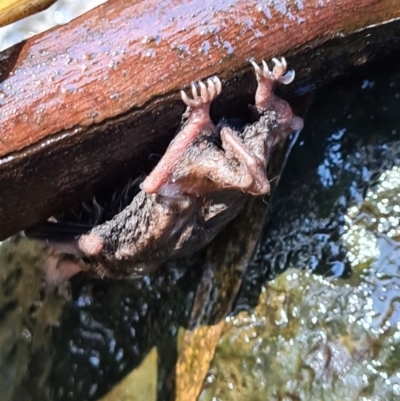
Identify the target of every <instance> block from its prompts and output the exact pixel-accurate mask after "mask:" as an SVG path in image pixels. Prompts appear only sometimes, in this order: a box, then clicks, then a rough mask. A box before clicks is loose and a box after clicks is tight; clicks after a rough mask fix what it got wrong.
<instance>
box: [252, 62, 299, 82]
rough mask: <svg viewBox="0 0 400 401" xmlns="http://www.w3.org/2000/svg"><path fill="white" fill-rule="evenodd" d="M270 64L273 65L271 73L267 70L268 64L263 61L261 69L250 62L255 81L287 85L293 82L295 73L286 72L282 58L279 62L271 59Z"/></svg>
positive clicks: (285, 63) (285, 65) (291, 71)
mask: <svg viewBox="0 0 400 401" xmlns="http://www.w3.org/2000/svg"><path fill="white" fill-rule="evenodd" d="M272 62H273V63H274V64H275V65H274V68H273V69H272V71H271V70H270V69H269V67H268V64H267V63H266V62H265V61H264V60H263V61H262V67H261V66H259V65H258V64H257V63H256V62H255V61H253V60H250V63H251V64H252V66H253V68H254V71H255V73H256V78H257V81H259V82H260V81H263V80H265V79H267V80H270V81H278V82H280V83H281V84H284V85H288V84H290V83H291V82H292V81H293V80H294V76H295V73H294V71H293V70H289V71H286V70H287V62H286V60H285V58H284V57H282V58H281V59H280V60H279V59H277V58H273V59H272Z"/></svg>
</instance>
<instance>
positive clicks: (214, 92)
mask: <svg viewBox="0 0 400 401" xmlns="http://www.w3.org/2000/svg"><path fill="white" fill-rule="evenodd" d="M191 89H192V98H190V97H189V96H188V95H187V94H186V93H185V92H184V91H181V98H182V101H183V102H184V103H185V104H186V106H188V107H189V108H190V109H192V110H193V109H195V108H197V107H201V106H204V105H207V104H210V103H211V102H212V101H213V100H214V99H215V98H216V97H217V96H218V95H219V94H220V93H221V90H222V83H221V81H220V79H219V78H218V77H216V76H214V77H211V78H208V79H207V81H206V84H205V83H204V82H202V81H199V82H197V84H195V83H192V85H191Z"/></svg>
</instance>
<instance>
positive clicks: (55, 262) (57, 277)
mask: <svg viewBox="0 0 400 401" xmlns="http://www.w3.org/2000/svg"><path fill="white" fill-rule="evenodd" d="M79 262H80V261H79V260H78V259H75V258H71V257H69V258H66V257H65V255H62V254H61V252H59V251H57V250H52V251H51V253H50V255H49V256H48V257H47V258H46V261H45V264H44V274H45V285H46V292H47V293H50V292H52V291H54V290H55V289H56V288H58V287H59V286H60V285H62V284H64V283H65V282H66V281H68V280H69V279H70V278H71V277H73V276H75V274H78V273H79V272H81V271H82V270H83V269H82V267H81V266H80V263H79Z"/></svg>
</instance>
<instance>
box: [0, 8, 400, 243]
mask: <svg viewBox="0 0 400 401" xmlns="http://www.w3.org/2000/svg"><path fill="white" fill-rule="evenodd" d="M399 16H400V2H394V1H392V0H381V1H376V0H336V1H327V0H308V1H301V0H286V1H284V0H283V1H280V2H265V1H261V0H223V1H221V0H172V1H169V2H167V3H165V2H160V1H159V0H143V1H136V2H132V1H131V0H115V1H113V0H111V1H109V2H107V3H105V4H103V5H101V6H99V7H97V8H95V9H94V10H92V11H90V12H88V13H87V14H84V15H83V16H81V17H79V18H77V19H75V20H74V21H72V22H71V23H69V24H67V25H65V26H61V27H56V28H54V29H51V30H50V31H47V32H45V33H43V34H41V35H38V36H35V37H33V38H31V39H29V40H27V41H25V42H23V43H21V44H19V45H16V46H14V47H12V48H10V49H8V50H6V51H5V52H3V53H1V54H0V60H1V64H0V74H1V75H0V188H1V193H0V239H1V238H5V237H7V236H9V235H11V234H13V233H15V232H17V231H19V230H21V229H23V228H25V227H27V226H30V225H33V224H35V223H37V222H38V221H40V220H43V219H45V218H47V217H48V216H49V215H51V214H53V213H56V212H59V211H60V210H62V209H63V208H65V207H67V206H69V205H71V203H73V202H74V201H77V200H79V199H82V198H83V197H85V196H88V195H90V194H91V193H92V192H93V191H94V190H95V189H96V188H99V187H100V186H103V185H108V184H109V183H110V182H113V181H115V180H116V179H117V178H118V177H121V176H123V175H128V174H134V173H137V171H145V172H146V171H148V169H149V163H148V155H149V154H150V153H152V152H162V151H163V149H164V148H165V146H166V145H167V143H168V141H169V140H170V139H171V137H172V135H173V133H174V131H175V129H176V127H177V126H178V124H179V121H180V118H181V113H182V112H183V110H184V107H183V104H182V103H181V102H180V100H179V90H180V89H181V88H182V87H186V86H187V85H188V84H189V83H190V82H192V81H197V80H199V79H204V78H205V77H208V76H210V75H214V74H217V75H218V76H219V77H220V78H221V79H222V80H223V81H224V82H225V88H224V90H223V95H222V96H221V98H220V99H218V101H216V102H215V105H214V106H215V107H214V109H213V113H214V114H215V116H216V117H218V116H220V115H223V114H232V113H235V112H237V111H240V110H241V109H243V108H244V106H245V104H246V103H247V102H249V101H251V98H252V91H253V90H254V81H253V77H252V75H251V74H250V73H249V71H250V69H249V63H248V61H249V59H250V58H254V59H256V60H261V59H267V60H268V59H270V58H271V57H273V56H279V55H287V54H288V55H289V63H290V66H291V67H294V68H295V69H296V72H297V73H298V76H299V77H300V79H299V80H298V81H297V82H299V83H300V84H301V86H297V87H294V88H295V92H296V91H297V93H302V92H304V91H305V90H307V89H309V88H311V87H313V85H314V82H324V81H326V80H327V79H329V78H331V77H332V76H333V75H335V74H340V73H342V72H343V71H344V70H346V69H347V68H348V67H349V66H350V65H352V64H357V63H358V64H361V63H363V62H365V61H366V60H367V59H368V58H369V56H370V55H371V54H375V52H376V51H387V49H388V48H392V49H393V48H394V47H396V46H398V43H399V42H400V39H399V37H398V33H397V32H398V23H397V22H393V23H392V25H391V24H386V25H382V27H378V28H371V29H367V28H368V27H369V26H371V25H377V24H378V25H379V24H383V23H385V22H387V21H389V20H393V19H395V18H398V17H399ZM396 24H397V25H396ZM393 26H395V27H396V28H397V30H396V29H394V28H393ZM379 29H381V30H379ZM360 30H362V31H361V32H360ZM371 32H375V33H371ZM371 35H372V36H371ZM382 35H383V37H384V38H387V40H386V42H385V40H383V45H381V44H380V41H381V36H382ZM396 35H397V36H396ZM366 37H367V39H368V40H366ZM332 38H333V39H332ZM357 38H358V39H357ZM347 39H348V41H347V42H346V40H347ZM332 40H333V41H332ZM355 40H361V42H360V43H362V46H361V45H360V43H358V42H357V45H356V46H351V45H352V43H353V44H354V41H355ZM327 43H330V44H328V45H327ZM346 43H347V45H346V46H347V47H346V46H344V45H345V44H346ZM371 44H375V47H371V46H372V45H371ZM368 46H369V47H368ZM338 47H340V48H345V49H347V50H345V52H343V51H337V52H336V53H334V54H332V49H337V48H338ZM310 49H311V50H310ZM324 49H325V50H324ZM324 52H325V53H324ZM344 55H345V57H344ZM290 56H292V57H290ZM338 59H339V60H342V64H340V65H338V64H337V61H338ZM326 60H328V61H330V62H331V63H332V68H331V69H330V70H329V71H328V72H327V71H326V70H323V71H322V72H323V73H324V74H325V76H321V73H320V69H321V63H324V62H326ZM338 67H339V68H338ZM337 71H339V72H337ZM312 73H313V74H312ZM316 78H317V80H316V81H315V79H316ZM310 84H311V85H310ZM305 88H306V89H305Z"/></svg>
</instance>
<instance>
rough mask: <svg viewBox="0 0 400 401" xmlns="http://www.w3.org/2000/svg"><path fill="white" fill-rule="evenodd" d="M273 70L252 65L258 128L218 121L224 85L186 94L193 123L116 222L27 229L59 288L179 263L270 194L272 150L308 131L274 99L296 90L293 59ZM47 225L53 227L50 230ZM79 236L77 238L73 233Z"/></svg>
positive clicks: (212, 81) (197, 87)
mask: <svg viewBox="0 0 400 401" xmlns="http://www.w3.org/2000/svg"><path fill="white" fill-rule="evenodd" d="M273 62H274V64H275V65H274V68H273V70H272V71H270V70H269V68H268V65H267V63H266V62H265V61H263V62H262V66H259V65H257V64H256V63H254V62H252V65H253V67H254V70H255V74H256V78H257V83H258V86H257V91H256V96H255V105H254V106H251V107H252V109H253V112H254V113H253V114H254V116H255V122H254V123H253V124H249V125H246V126H245V127H244V128H243V129H241V130H240V131H238V130H236V129H234V128H232V127H231V126H230V125H229V123H228V122H226V121H221V122H220V123H219V124H218V125H217V126H216V125H214V123H213V122H212V121H211V118H210V114H209V110H210V104H211V102H212V101H213V100H214V99H215V98H216V97H217V96H218V95H219V94H220V92H221V89H222V84H221V81H220V80H219V79H218V78H217V77H212V78H209V79H208V80H207V81H206V84H204V83H203V82H201V81H200V82H198V83H197V84H192V86H191V92H192V96H191V97H189V96H188V95H187V94H186V93H185V92H183V91H182V92H181V97H182V100H183V102H184V103H185V104H186V105H187V110H186V112H185V115H184V116H185V117H186V121H185V123H184V124H183V125H182V127H181V128H180V130H179V132H178V134H177V135H176V136H175V138H174V139H173V140H172V142H171V144H170V145H169V147H168V149H167V151H166V153H165V154H164V156H163V157H162V158H161V160H160V161H159V163H158V164H157V166H156V167H155V168H154V170H153V171H152V172H151V174H150V175H149V176H148V177H147V178H146V179H145V180H144V181H143V183H142V186H141V188H142V189H141V191H140V192H139V193H138V194H137V195H136V196H135V197H134V199H133V200H132V202H131V203H130V204H129V205H128V206H127V207H126V208H125V209H123V210H122V211H121V212H120V213H118V214H116V215H115V216H114V217H113V218H112V219H111V220H109V221H106V222H105V223H103V224H100V225H98V226H95V227H93V228H92V229H90V230H88V232H86V233H83V234H80V235H79V234H76V235H74V236H73V237H72V239H71V237H70V239H69V240H66V241H65V240H62V239H57V238H56V237H52V236H51V232H52V231H54V230H52V226H55V227H56V226H57V225H60V227H61V224H62V223H57V222H54V223H50V222H47V223H45V224H46V225H45V226H43V225H42V227H40V225H39V226H37V227H33V228H31V229H29V230H27V231H26V235H27V236H28V237H30V238H36V239H40V240H45V241H46V242H48V244H49V245H50V246H51V247H52V248H53V249H54V252H53V253H52V254H51V255H50V256H49V258H48V259H47V261H46V266H45V269H46V280H47V284H48V285H49V286H51V287H54V286H57V285H58V284H60V283H61V282H62V281H64V280H66V279H68V278H69V277H71V276H72V275H74V274H76V273H78V272H79V271H82V270H84V271H89V272H93V273H95V274H97V275H99V276H100V277H103V276H111V277H120V278H123V277H139V276H143V275H145V274H148V273H150V272H151V271H153V270H154V269H156V268H158V267H159V266H160V265H161V264H162V263H163V262H165V261H166V260H168V259H170V258H172V257H183V256H186V255H189V254H191V253H193V252H195V251H197V250H199V249H201V248H203V247H204V246H205V245H207V244H208V243H209V242H210V241H211V240H212V239H213V238H214V237H215V236H216V235H217V234H218V233H219V232H220V231H221V229H222V228H223V227H224V226H225V225H226V224H227V223H228V222H229V221H231V220H232V219H233V218H234V217H235V216H236V215H237V214H238V213H239V211H240V209H241V208H242V207H243V205H244V203H245V200H246V197H247V196H249V194H250V195H264V194H267V193H268V192H269V190H270V185H269V181H268V178H267V176H266V167H267V163H268V159H269V155H270V151H271V149H272V147H273V146H274V145H275V144H276V143H277V142H278V141H280V140H282V139H284V138H286V137H287V136H288V135H289V134H290V133H292V132H294V131H297V130H299V129H301V128H302V127H303V120H302V119H301V118H300V117H297V116H294V115H293V112H292V109H291V107H290V105H289V104H288V103H287V102H286V101H285V100H283V99H280V98H279V97H277V96H276V95H275V94H274V93H273V86H274V84H275V82H280V83H283V84H289V83H290V82H292V81H293V79H294V72H293V71H288V72H286V69H287V64H286V60H285V59H284V58H282V59H281V60H280V61H279V60H278V59H273ZM44 227H45V228H44ZM72 234H74V233H72Z"/></svg>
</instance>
